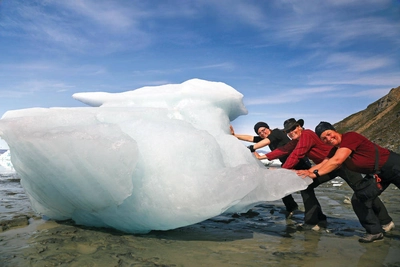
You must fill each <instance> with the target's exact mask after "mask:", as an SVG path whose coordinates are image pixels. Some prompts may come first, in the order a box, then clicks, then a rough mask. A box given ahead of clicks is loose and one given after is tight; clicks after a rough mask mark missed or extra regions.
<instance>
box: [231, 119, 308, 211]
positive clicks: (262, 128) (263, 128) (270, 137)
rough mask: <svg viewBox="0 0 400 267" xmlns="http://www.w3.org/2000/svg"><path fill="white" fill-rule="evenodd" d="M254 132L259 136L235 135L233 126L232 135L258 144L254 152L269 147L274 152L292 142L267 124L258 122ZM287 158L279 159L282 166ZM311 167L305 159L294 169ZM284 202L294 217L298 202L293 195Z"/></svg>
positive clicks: (281, 132)
mask: <svg viewBox="0 0 400 267" xmlns="http://www.w3.org/2000/svg"><path fill="white" fill-rule="evenodd" d="M254 131H255V132H256V134H257V136H251V135H243V134H235V131H234V130H233V127H232V126H231V134H232V135H234V136H235V137H237V138H238V139H239V140H242V141H247V142H253V143H256V144H254V145H251V146H250V147H249V149H250V150H251V151H252V152H253V151H255V150H256V149H259V148H262V147H264V146H268V147H269V149H270V150H271V151H273V150H275V149H277V148H278V147H282V146H284V145H286V144H287V143H288V142H289V141H290V139H289V138H288V137H287V135H286V134H285V133H284V132H283V130H279V129H277V128H275V129H273V130H271V129H270V128H269V125H268V124H267V123H265V122H257V123H256V124H255V125H254ZM287 157H288V156H287V155H284V156H282V157H279V161H280V162H281V163H282V164H284V163H285V161H286V159H287ZM310 167H311V163H310V162H309V160H308V159H307V158H304V159H302V160H300V161H299V162H298V164H296V166H295V167H294V169H296V170H304V169H309V168H310ZM282 201H283V204H285V207H286V217H287V218H290V217H291V216H292V215H293V212H294V211H295V210H297V209H298V205H297V203H296V201H295V200H294V199H293V196H292V195H287V196H285V197H284V198H282Z"/></svg>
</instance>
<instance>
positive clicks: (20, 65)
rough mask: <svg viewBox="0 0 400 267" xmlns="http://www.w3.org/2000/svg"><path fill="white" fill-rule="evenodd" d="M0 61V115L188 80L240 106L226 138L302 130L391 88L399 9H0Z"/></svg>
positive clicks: (336, 5) (241, 4)
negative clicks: (266, 129) (209, 84)
mask: <svg viewBox="0 0 400 267" xmlns="http://www.w3.org/2000/svg"><path fill="white" fill-rule="evenodd" d="M0 51H1V53H0V97H1V105H0V116H1V115H2V114H4V113H5V112H6V111H7V110H13V109H23V108H31V107H79V106H84V104H82V103H80V102H78V101H76V100H74V99H73V98H72V97H71V96H72V94H74V93H76V92H89V91H105V92H123V91H127V90H133V89H136V88H139V87H142V86H147V85H161V84H167V83H181V82H183V81H186V80H188V79H192V78H200V79H205V80H210V81H220V82H225V83H226V84H228V85H230V86H232V87H234V88H235V89H237V90H238V91H239V92H241V93H242V94H243V95H244V103H245V105H246V107H247V109H248V111H249V114H248V115H246V116H242V117H239V118H238V119H237V120H235V121H234V122H233V125H234V127H235V129H236V132H239V133H250V134H252V133H253V125H254V124H255V123H256V122H258V121H266V122H268V123H269V124H270V126H271V127H280V128H281V127H282V124H283V121H284V120H285V119H287V118H290V117H295V118H297V119H298V118H303V119H304V120H305V127H306V128H311V129H314V127H315V125H316V124H318V122H319V121H321V120H325V121H329V122H332V123H334V122H337V121H340V120H342V119H343V118H345V117H347V116H348V115H350V114H353V113H355V112H357V111H360V110H363V109H365V108H366V107H367V105H368V104H370V103H372V102H374V101H375V100H377V99H379V98H380V97H382V96H383V95H385V94H387V93H388V92H389V90H390V89H391V88H393V87H397V86H399V85H400V1H399V0H391V1H389V0H387V1H386V0H377V1H372V0H360V1H350V0H324V1H320V0H307V1H304V0H298V1H297V0H269V1H267V0H265V1H261V0H253V1H251V0H247V1H240V0H231V1H228V0H218V1H216V0H202V1H185V0H180V1H173V0H171V1H168V0H165V1H162V0H158V1H155V0H150V1H127V0H124V1H123V0H120V1H102V0H80V1H78V0H68V1H55V0H54V1H53V0H43V1H35V0H32V1H18V0H12V1H11V0H3V1H1V2H0ZM0 147H1V145H0Z"/></svg>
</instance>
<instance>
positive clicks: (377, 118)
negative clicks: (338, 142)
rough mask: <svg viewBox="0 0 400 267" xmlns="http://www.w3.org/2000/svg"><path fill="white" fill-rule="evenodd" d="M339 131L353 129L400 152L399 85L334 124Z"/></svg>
mask: <svg viewBox="0 0 400 267" xmlns="http://www.w3.org/2000/svg"><path fill="white" fill-rule="evenodd" d="M334 126H335V128H336V130H338V131H339V132H341V133H344V132H348V131H355V132H358V133H360V134H362V135H364V136H366V137H367V138H368V139H370V140H372V141H373V142H375V143H377V144H379V145H381V146H383V147H386V148H388V149H391V150H393V151H395V152H398V153H400V86H399V87H397V88H392V89H391V90H390V92H389V94H387V95H385V96H384V97H382V98H380V99H378V100H377V101H375V102H374V103H372V104H370V105H369V106H368V107H367V108H366V109H364V110H362V111H359V112H357V113H355V114H353V115H350V116H348V117H347V118H345V119H344V120H342V121H340V122H338V123H336V124H334Z"/></svg>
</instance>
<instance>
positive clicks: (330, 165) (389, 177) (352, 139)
mask: <svg viewBox="0 0 400 267" xmlns="http://www.w3.org/2000/svg"><path fill="white" fill-rule="evenodd" d="M315 132H316V133H317V134H318V136H319V137H320V138H321V140H322V141H323V142H324V143H326V144H329V145H331V146H332V147H336V148H337V150H336V152H335V154H334V155H333V156H332V157H330V158H329V159H326V160H324V161H323V162H321V163H320V164H318V165H316V166H314V167H313V168H311V169H309V170H305V171H298V174H299V175H300V176H302V177H306V176H308V177H310V178H315V177H317V176H318V175H324V174H328V173H331V172H334V171H335V170H337V168H339V167H340V166H342V165H344V166H346V167H347V168H348V169H350V170H352V171H356V172H360V173H364V174H378V175H379V178H380V179H381V182H380V185H381V187H382V190H381V191H382V192H383V191H384V190H385V189H386V188H387V187H388V186H389V185H390V184H391V183H393V184H394V185H396V186H397V187H398V188H400V155H399V154H397V153H395V152H393V151H390V150H388V149H386V148H383V147H381V146H379V145H377V144H375V143H373V142H371V141H370V140H368V139H367V138H366V137H364V136H362V135H361V134H359V133H356V132H347V133H344V134H340V133H338V132H337V131H336V130H335V128H334V127H333V126H332V125H331V124H330V123H328V122H321V123H320V124H318V125H317V127H316V128H315ZM358 184H360V183H358ZM358 184H357V183H356V184H355V192H356V194H355V195H353V197H352V204H353V208H354V211H355V212H356V214H357V216H358V218H359V220H360V222H361V224H362V225H363V226H364V228H365V229H366V231H367V234H366V235H365V236H364V237H363V238H361V239H359V241H360V242H364V243H369V242H374V241H377V240H381V239H383V233H382V228H383V231H385V232H387V231H388V230H389V231H390V230H391V229H392V228H394V223H393V222H392V221H391V220H390V222H387V224H386V225H385V224H384V223H383V222H382V220H380V219H381V218H380V217H379V216H378V218H377V217H376V216H374V215H376V214H375V213H374V207H371V202H372V203H375V201H376V199H379V197H377V196H372V197H369V199H360V198H361V197H360V195H358V194H357V191H358V190H360V189H359V188H357V187H358ZM356 209H357V210H358V211H356Z"/></svg>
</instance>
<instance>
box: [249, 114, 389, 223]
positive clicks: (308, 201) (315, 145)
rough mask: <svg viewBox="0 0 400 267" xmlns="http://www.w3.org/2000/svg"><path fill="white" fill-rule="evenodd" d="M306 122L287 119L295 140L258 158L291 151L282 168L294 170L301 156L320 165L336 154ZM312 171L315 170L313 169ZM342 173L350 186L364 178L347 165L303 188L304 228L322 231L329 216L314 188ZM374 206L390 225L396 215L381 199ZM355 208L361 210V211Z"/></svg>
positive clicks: (315, 179) (289, 131)
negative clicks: (391, 216) (321, 227)
mask: <svg viewBox="0 0 400 267" xmlns="http://www.w3.org/2000/svg"><path fill="white" fill-rule="evenodd" d="M303 125H304V121H303V120H301V119H300V120H298V121H296V120H295V119H294V118H291V119H288V120H286V121H285V122H284V130H285V131H286V133H287V134H288V136H289V137H290V138H291V139H292V141H290V142H289V143H288V144H286V145H285V146H283V147H280V148H278V149H276V150H274V151H272V152H271V153H268V154H266V155H265V156H257V155H256V157H257V158H259V159H263V158H267V159H269V160H273V159H275V158H277V157H280V156H282V155H288V154H289V157H288V158H287V160H286V162H285V164H283V165H282V167H283V168H287V169H293V165H294V164H296V162H298V160H299V159H300V158H302V157H305V156H307V157H308V158H309V159H310V160H312V161H313V162H314V163H315V164H320V163H322V162H324V160H325V159H326V158H328V157H331V156H333V155H334V153H335V151H336V148H334V147H332V146H330V145H327V144H325V143H323V142H322V141H321V139H320V138H319V137H318V136H317V135H316V134H315V132H313V131H311V130H308V129H304V128H303ZM310 170H313V168H311V169H310ZM299 172H301V171H299ZM338 176H340V177H341V178H343V179H344V180H345V181H346V182H347V183H348V184H349V185H350V186H352V185H353V184H355V183H356V182H357V181H360V180H362V176H361V174H360V173H356V172H352V171H349V170H348V169H347V168H344V167H340V168H337V169H335V170H334V171H332V172H330V173H327V174H326V175H318V177H315V176H314V181H313V183H312V184H310V185H309V186H308V187H307V189H305V190H303V191H301V196H302V198H303V202H304V209H305V214H304V224H303V225H302V227H303V228H306V229H313V230H318V229H319V226H324V225H325V224H326V216H325V214H323V212H322V208H321V205H320V203H319V201H318V199H317V197H316V196H315V192H314V188H316V187H317V186H319V185H320V184H322V183H325V182H327V181H329V180H332V179H334V178H336V177H338ZM372 205H373V206H374V209H375V210H376V212H377V214H378V215H377V216H378V217H379V219H380V220H381V222H384V223H385V224H387V223H389V222H391V221H392V218H390V216H389V214H388V213H387V210H386V207H385V206H384V205H383V203H382V202H381V201H380V199H379V198H377V199H375V200H374V201H373V203H372ZM354 211H355V212H357V211H358V210H357V211H356V210H354Z"/></svg>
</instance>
